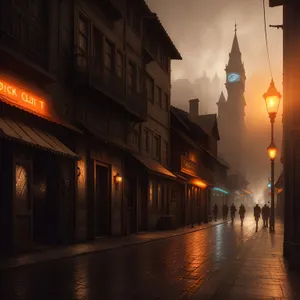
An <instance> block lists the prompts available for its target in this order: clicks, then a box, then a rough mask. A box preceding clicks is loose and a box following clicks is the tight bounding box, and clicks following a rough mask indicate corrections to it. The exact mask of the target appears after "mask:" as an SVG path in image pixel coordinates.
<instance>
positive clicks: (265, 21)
mask: <svg viewBox="0 0 300 300" xmlns="http://www.w3.org/2000/svg"><path fill="white" fill-rule="evenodd" d="M262 5H263V12H264V25H265V41H266V48H267V55H268V62H269V71H270V75H271V78H272V80H273V73H272V68H271V59H270V52H269V42H268V31H267V17H266V1H265V0H262Z"/></svg>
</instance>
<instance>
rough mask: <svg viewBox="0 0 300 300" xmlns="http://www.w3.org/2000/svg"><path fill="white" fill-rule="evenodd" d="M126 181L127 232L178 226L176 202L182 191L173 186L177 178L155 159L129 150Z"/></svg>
mask: <svg viewBox="0 0 300 300" xmlns="http://www.w3.org/2000/svg"><path fill="white" fill-rule="evenodd" d="M125 181H126V182H127V185H128V187H127V189H126V190H125V195H126V199H127V200H126V202H127V218H126V223H127V225H126V226H127V228H128V230H129V232H131V233H132V232H139V231H144V230H148V231H151V230H157V229H159V230H160V229H164V230H165V229H170V228H174V227H176V226H177V222H176V201H180V200H179V199H180V198H181V193H180V191H176V190H175V189H174V185H176V182H177V178H176V176H175V175H174V174H173V173H171V172H170V171H169V170H168V169H167V168H165V167H164V166H162V165H161V164H160V163H159V162H158V161H156V160H154V159H152V158H150V157H146V156H142V155H141V154H139V153H133V152H132V153H131V154H130V155H129V156H128V158H127V159H126V164H125ZM129 186H130V189H129ZM129 190H130V195H129V194H128V195H127V192H126V191H129ZM128 201H130V202H128Z"/></svg>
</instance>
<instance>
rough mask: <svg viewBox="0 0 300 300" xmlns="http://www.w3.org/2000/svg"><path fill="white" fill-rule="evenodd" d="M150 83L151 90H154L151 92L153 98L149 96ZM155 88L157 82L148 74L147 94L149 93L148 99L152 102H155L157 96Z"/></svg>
mask: <svg viewBox="0 0 300 300" xmlns="http://www.w3.org/2000/svg"><path fill="white" fill-rule="evenodd" d="M148 83H150V84H151V90H152V93H151V96H152V97H151V98H149V89H148V88H149V86H148ZM154 88H155V83H154V79H153V78H152V77H151V76H150V75H149V74H147V76H146V95H147V100H148V101H150V102H151V103H153V104H154V98H155V92H154Z"/></svg>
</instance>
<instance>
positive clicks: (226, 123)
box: [217, 31, 247, 173]
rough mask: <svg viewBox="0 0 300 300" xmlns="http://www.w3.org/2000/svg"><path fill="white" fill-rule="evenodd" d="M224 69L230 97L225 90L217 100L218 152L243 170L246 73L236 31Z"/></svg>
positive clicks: (234, 166) (236, 167)
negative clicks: (225, 93)
mask: <svg viewBox="0 0 300 300" xmlns="http://www.w3.org/2000/svg"><path fill="white" fill-rule="evenodd" d="M225 71H226V89H227V94H228V98H227V100H226V99H225V97H224V94H223V92H222V93H221V96H220V99H219V101H218V103H217V105H218V123H219V130H220V145H219V153H220V154H222V156H223V157H224V158H225V159H226V161H228V163H229V164H230V166H231V168H233V169H234V170H236V171H237V172H240V173H244V172H245V170H244V162H243V155H244V152H245V150H246V147H245V137H246V133H247V132H246V125H245V119H244V118H245V105H246V102H245V97H244V93H245V81H246V75H245V68H244V64H243V62H242V54H241V51H240V47H239V43H238V38H237V33H236V31H235V34H234V39H233V43H232V48H231V52H230V54H229V62H228V64H227V66H226V69H225Z"/></svg>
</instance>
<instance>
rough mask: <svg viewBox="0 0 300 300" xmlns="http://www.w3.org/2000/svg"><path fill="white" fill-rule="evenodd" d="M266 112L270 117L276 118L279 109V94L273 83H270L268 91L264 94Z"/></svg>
mask: <svg viewBox="0 0 300 300" xmlns="http://www.w3.org/2000/svg"><path fill="white" fill-rule="evenodd" d="M263 97H264V99H265V101H266V106H267V111H268V114H269V115H270V116H273V117H274V116H276V115H277V112H278V108H279V103H280V99H281V94H280V93H279V92H278V91H277V89H276V87H275V84H274V81H273V80H272V81H271V84H270V87H269V89H268V91H267V92H266V93H265V94H264V96H263Z"/></svg>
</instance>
